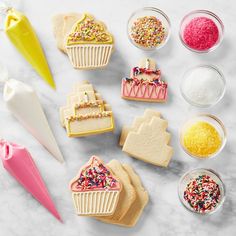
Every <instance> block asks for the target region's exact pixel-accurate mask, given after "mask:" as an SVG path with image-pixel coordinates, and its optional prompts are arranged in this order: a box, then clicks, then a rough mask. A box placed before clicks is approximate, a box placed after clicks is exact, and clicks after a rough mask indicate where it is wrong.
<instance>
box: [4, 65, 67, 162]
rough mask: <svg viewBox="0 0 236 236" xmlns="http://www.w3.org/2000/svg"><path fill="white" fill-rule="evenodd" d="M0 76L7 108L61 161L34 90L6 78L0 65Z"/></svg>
mask: <svg viewBox="0 0 236 236" xmlns="http://www.w3.org/2000/svg"><path fill="white" fill-rule="evenodd" d="M1 68H2V69H1ZM0 77H2V79H1V78H0V79H1V80H2V81H5V84H4V88H3V100H4V102H5V103H6V106H7V108H8V110H9V111H10V112H11V113H12V114H13V115H14V116H15V117H16V119H17V120H18V121H19V122H20V123H21V124H22V125H23V126H24V128H25V129H26V130H28V131H29V132H30V133H31V134H32V135H33V136H34V137H35V138H36V139H37V140H38V141H39V142H40V143H41V144H42V145H43V146H44V147H45V148H46V149H47V150H48V151H49V152H50V153H51V154H52V155H53V156H54V157H55V158H56V159H57V160H58V161H59V162H63V161H64V159H63V156H62V154H61V151H60V149H59V147H58V145H57V142H56V140H55V137H54V135H53V133H52V131H51V128H50V126H49V124H48V121H47V118H46V116H45V114H44V111H43V108H42V106H41V104H40V101H39V98H38V96H37V94H36V92H35V91H34V90H33V88H31V87H30V86H29V85H27V84H25V83H23V82H21V81H18V80H15V79H8V75H7V70H6V68H4V67H1V65H0Z"/></svg>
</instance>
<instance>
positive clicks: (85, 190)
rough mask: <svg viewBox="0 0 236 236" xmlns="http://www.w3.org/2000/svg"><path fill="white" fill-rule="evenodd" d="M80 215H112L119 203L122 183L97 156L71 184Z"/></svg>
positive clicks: (82, 169)
mask: <svg viewBox="0 0 236 236" xmlns="http://www.w3.org/2000/svg"><path fill="white" fill-rule="evenodd" d="M70 188H71V191H72V198H73V201H74V206H75V208H76V210H77V214H78V215H86V216H99V215H111V214H112V213H113V212H114V211H115V209H116V205H117V203H118V199H119V195H120V191H121V189H122V184H121V183H120V182H119V180H118V179H117V178H116V177H115V176H113V175H112V173H111V171H110V170H109V168H108V167H107V166H105V165H104V164H103V162H102V161H101V160H100V159H99V158H98V157H96V156H92V157H91V159H90V160H89V162H88V163H87V164H86V165H85V166H83V167H82V168H81V170H80V172H79V174H78V176H77V177H75V178H74V179H73V180H72V181H71V184H70Z"/></svg>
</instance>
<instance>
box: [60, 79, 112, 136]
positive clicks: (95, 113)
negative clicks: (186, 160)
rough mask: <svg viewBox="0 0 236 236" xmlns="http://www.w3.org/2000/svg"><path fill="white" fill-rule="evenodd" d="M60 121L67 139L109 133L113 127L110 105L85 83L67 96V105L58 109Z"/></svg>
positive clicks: (90, 85)
mask: <svg viewBox="0 0 236 236" xmlns="http://www.w3.org/2000/svg"><path fill="white" fill-rule="evenodd" d="M60 120H61V125H62V126H63V127H64V128H66V131H67V135H68V137H81V136H88V135H94V134H100V133H105V132H111V131H113V130H114V127H115V125H114V117H113V112H112V110H111V107H110V105H109V104H107V103H106V102H105V101H104V100H102V98H101V95H100V94H99V93H97V92H96V91H95V90H94V88H93V86H92V84H89V83H88V82H86V81H84V82H83V83H81V84H77V85H76V86H75V88H74V91H73V92H72V93H71V94H70V95H68V96H67V105H66V106H64V107H61V108H60Z"/></svg>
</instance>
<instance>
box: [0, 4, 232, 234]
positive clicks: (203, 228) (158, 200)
mask: <svg viewBox="0 0 236 236" xmlns="http://www.w3.org/2000/svg"><path fill="white" fill-rule="evenodd" d="M144 6H153V7H157V8H160V9H162V10H163V11H164V12H166V14H167V15H168V16H169V17H170V20H171V23H172V34H171V38H170V41H169V42H168V44H167V45H166V46H165V47H164V48H163V49H161V50H160V51H157V52H155V53H151V55H150V54H146V53H144V52H143V51H140V50H139V49H137V48H135V47H134V46H133V45H131V43H130V42H129V41H128V38H127V35H126V23H127V20H128V17H129V16H130V14H131V13H132V12H133V11H134V10H136V9H138V8H141V7H144ZM195 9H209V10H211V11H213V12H215V13H216V14H217V15H219V17H220V18H221V19H222V21H223V22H224V24H225V38H224V41H223V43H222V45H221V46H220V48H218V49H217V50H216V51H214V52H212V53H210V54H209V55H198V54H194V53H192V52H190V51H188V50H187V49H186V48H184V46H182V45H181V42H180V40H179V38H178V29H179V23H180V20H181V19H182V17H183V16H184V15H185V14H186V13H188V12H189V11H191V10H195ZM21 10H23V11H24V12H25V14H26V15H27V16H28V18H29V19H30V20H31V23H32V24H33V26H34V27H35V29H36V31H37V33H38V35H39V38H40V40H41V42H42V45H43V47H44V49H45V51H46V55H47V58H48V62H49V64H50V66H51V70H52V72H53V75H54V79H55V82H56V84H57V91H56V92H54V91H52V90H51V89H50V88H49V87H48V86H47V85H46V84H45V83H44V82H43V81H42V80H41V79H40V78H39V76H38V75H36V73H35V72H34V71H33V69H32V68H31V67H30V66H29V65H28V64H27V63H26V62H25V61H24V60H23V59H22V57H21V56H20V55H19V54H18V52H16V50H15V49H14V48H13V46H12V45H11V44H10V42H9V41H8V39H7V38H6V36H5V35H4V33H3V32H0V62H1V63H4V64H5V65H6V66H7V67H8V69H9V73H10V76H11V77H13V78H15V79H19V80H21V81H24V82H27V83H28V84H30V85H31V86H33V87H34V88H35V89H36V90H37V93H38V95H39V97H40V99H41V102H42V105H43V107H44V110H45V112H46V114H47V117H48V120H49V123H50V124H51V127H52V129H53V131H54V133H55V136H56V138H57V140H58V143H59V145H60V148H61V150H62V152H63V153H64V157H65V160H66V163H65V164H64V165H61V164H59V163H58V162H57V161H55V160H54V159H53V158H52V157H51V155H50V154H48V153H47V152H46V151H45V149H44V148H42V146H41V145H39V143H38V142H36V141H35V139H33V138H32V136H31V135H30V134H29V133H27V132H26V131H25V130H24V129H23V128H22V126H21V125H20V124H19V123H18V122H17V121H16V120H15V119H14V118H13V117H12V116H11V114H9V112H8V111H7V109H6V108H5V107H4V104H3V102H2V99H0V136H1V137H2V138H5V139H7V140H11V141H14V142H17V143H20V144H23V145H25V146H26V147H28V148H29V150H30V152H31V154H32V155H33V157H34V160H35V162H36V164H37V165H38V168H39V169H40V172H41V174H42V176H43V178H44V180H45V182H46V184H47V186H48V189H49V191H50V192H51V195H52V197H53V199H54V201H55V204H56V206H57V209H58V211H59V212H60V213H61V216H62V218H63V220H64V224H61V223H59V222H58V221H57V220H55V219H54V218H53V217H52V216H51V215H50V214H49V213H48V212H47V211H46V210H45V209H44V208H43V207H42V206H41V205H40V204H39V203H38V202H37V201H36V200H35V199H33V198H32V197H31V195H30V194H28V193H27V192H26V191H25V190H24V189H23V188H22V187H21V186H19V185H18V183H17V182H16V181H15V180H14V179H13V178H12V177H11V176H10V175H9V174H8V173H7V172H6V171H5V170H4V169H3V168H2V167H0V235H4V236H13V235H14V236H17V235H24V236H25V235H31V236H35V235H57V236H58V235H66V236H74V235H76V236H78V235H84V236H87V235H91V236H95V235H98V236H102V235H109V236H115V235H116V236H118V235H215V236H216V235H225V236H226V235H227V236H231V235H235V234H236V226H235V224H236V206H235V203H236V190H235V181H236V145H235V143H236V132H235V129H236V119H235V110H236V105H235V104H236V93H235V91H236V81H235V75H236V56H235V52H236V44H235V39H236V23H235V12H236V2H235V1H233V0H228V1H223V0H218V1H216V0H214V1H213V0H207V1H206V0H198V1H193V0H179V1H174V0H173V1H170V0H160V1H147V0H146V1H145V0H132V1H118V0H117V1H111V0H99V1H98V0H96V1H95V0H89V1H88V0H87V1H85V0H84V1H79V0H76V1H75V0H74V1H72V0H61V1H56V0H50V1H49V0H48V1H46V0H40V1H33V0H27V1H22V4H21ZM71 11H75V12H85V11H86V12H90V13H92V14H94V15H95V16H96V17H97V18H98V19H99V20H102V21H104V22H106V23H107V26H108V28H109V30H110V31H111V32H112V33H113V34H114V37H115V41H116V44H115V48H116V50H115V52H114V54H113V55H112V58H111V61H110V64H109V65H108V67H107V68H106V69H104V70H96V71H76V70H74V69H73V68H72V66H71V65H70V62H69V60H68V58H67V57H66V56H65V55H63V54H62V53H61V52H60V51H59V50H58V49H57V48H56V44H55V40H54V38H53V34H52V25H51V17H52V16H53V15H54V14H57V13H63V12H71ZM146 55H149V56H151V57H153V58H155V59H156V60H157V62H158V66H159V68H160V69H161V70H162V73H163V76H164V79H165V80H166V81H167V82H168V83H169V100H168V102H167V104H149V103H141V102H132V101H130V102H128V101H125V100H122V99H121V98H120V83H121V78H122V77H124V76H126V75H128V74H129V70H130V68H131V67H132V66H135V65H136V64H137V62H138V60H139V59H140V58H142V57H144V56H146ZM199 63H209V64H213V65H215V66H217V67H219V68H220V69H221V70H222V72H223V73H224V75H225V78H226V81H227V92H226V94H225V97H224V98H223V100H222V101H221V102H220V103H219V104H218V105H216V106H214V107H212V108H210V109H204V110H200V109H197V108H193V107H191V106H190V105H188V104H187V103H186V102H185V101H183V99H182V97H181V95H180V92H179V84H180V82H181V76H182V74H183V73H184V71H185V70H186V69H187V68H189V67H191V66H194V65H196V64H199ZM83 79H86V80H89V81H90V82H91V83H93V84H94V86H95V87H96V89H97V90H98V91H99V92H100V93H101V94H102V95H103V97H104V99H105V100H107V101H109V103H110V104H111V106H112V108H113V111H114V113H115V118H116V126H117V128H116V131H115V134H104V135H99V136H96V137H87V138H80V139H70V138H67V136H66V134H65V131H64V129H63V128H62V127H61V126H60V123H59V118H58V108H59V106H61V105H64V104H65V98H66V95H67V94H68V93H70V91H71V90H72V86H73V84H74V83H75V82H77V81H81V80H83ZM145 108H154V109H156V110H158V111H160V112H161V113H162V114H163V116H164V117H165V118H166V119H167V120H168V121H169V131H170V132H171V133H172V141H171V143H172V145H173V147H174V150H175V154H174V156H173V159H172V161H171V163H170V166H169V168H167V169H162V168H158V167H154V166H152V165H148V164H145V163H143V162H141V161H137V160H135V159H132V158H130V157H128V156H127V155H125V154H124V153H122V151H121V149H120V147H118V145H117V143H118V139H119V135H120V130H121V127H122V125H124V124H130V123H131V122H132V120H133V118H134V117H135V116H138V115H142V114H143V112H144V109H145ZM202 112H204V113H212V114H215V115H216V116H218V117H219V118H220V119H221V120H222V121H223V122H224V124H225V126H226V128H227V130H228V140H227V144H226V147H225V149H224V150H223V152H222V153H221V154H220V155H219V156H218V157H216V158H215V159H211V160H206V161H200V160H199V161H198V160H193V159H191V158H190V157H188V156H187V155H186V154H185V153H184V152H183V151H182V150H181V147H180V145H179V138H178V130H179V128H180V124H181V123H182V122H183V121H184V120H185V119H186V118H188V117H189V116H192V115H194V114H197V113H202ZM92 154H96V155H98V156H100V157H101V158H103V159H104V160H105V161H109V160H111V159H113V158H115V159H118V160H119V161H122V162H128V163H131V164H132V166H133V167H134V168H135V170H136V171H137V173H138V174H139V175H140V176H141V178H142V181H143V183H144V186H145V187H146V189H147V190H148V191H149V193H150V202H149V204H148V206H147V207H146V209H145V211H144V213H143V215H142V217H141V219H140V221H139V222H138V224H137V225H136V227H134V228H132V229H126V228H121V227H118V226H113V225H107V224H104V223H101V222H98V221H96V220H93V219H88V218H83V217H78V216H76V215H75V213H74V209H73V206H72V201H71V196H70V192H69V190H68V182H69V180H70V179H71V178H72V177H73V176H74V175H75V174H76V173H77V171H78V169H79V167H80V166H81V165H82V164H84V163H85V162H86V161H87V159H88V158H89V157H90V156H91V155H92ZM196 167H209V168H213V169H214V170H215V171H217V172H219V173H220V174H221V175H222V178H223V180H224V182H225V184H226V187H227V196H226V201H225V204H224V205H223V208H222V210H221V211H220V212H217V213H216V214H214V215H212V216H209V217H199V216H196V215H193V214H191V213H189V212H187V211H186V210H185V209H184V208H183V207H182V205H180V202H179V199H178V196H177V184H178V180H179V178H180V177H181V175H182V174H183V173H184V172H186V171H188V170H190V169H192V168H196Z"/></svg>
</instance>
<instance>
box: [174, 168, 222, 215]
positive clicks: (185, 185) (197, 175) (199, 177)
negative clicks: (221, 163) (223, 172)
mask: <svg viewBox="0 0 236 236" xmlns="http://www.w3.org/2000/svg"><path fill="white" fill-rule="evenodd" d="M178 195H179V199H180V201H181V203H182V205H183V206H184V207H185V208H186V209H187V210H189V211H191V212H194V213H197V214H200V215H209V214H213V213H215V212H216V211H217V210H219V209H220V208H221V206H222V205H223V203H224V200H225V185H224V183H223V181H222V179H221V178H220V176H219V175H218V174H217V173H216V172H215V171H213V170H210V169H204V168H198V169H194V170H191V171H188V172H187V173H185V174H184V175H183V176H182V177H181V179H180V181H179V185H178Z"/></svg>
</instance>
